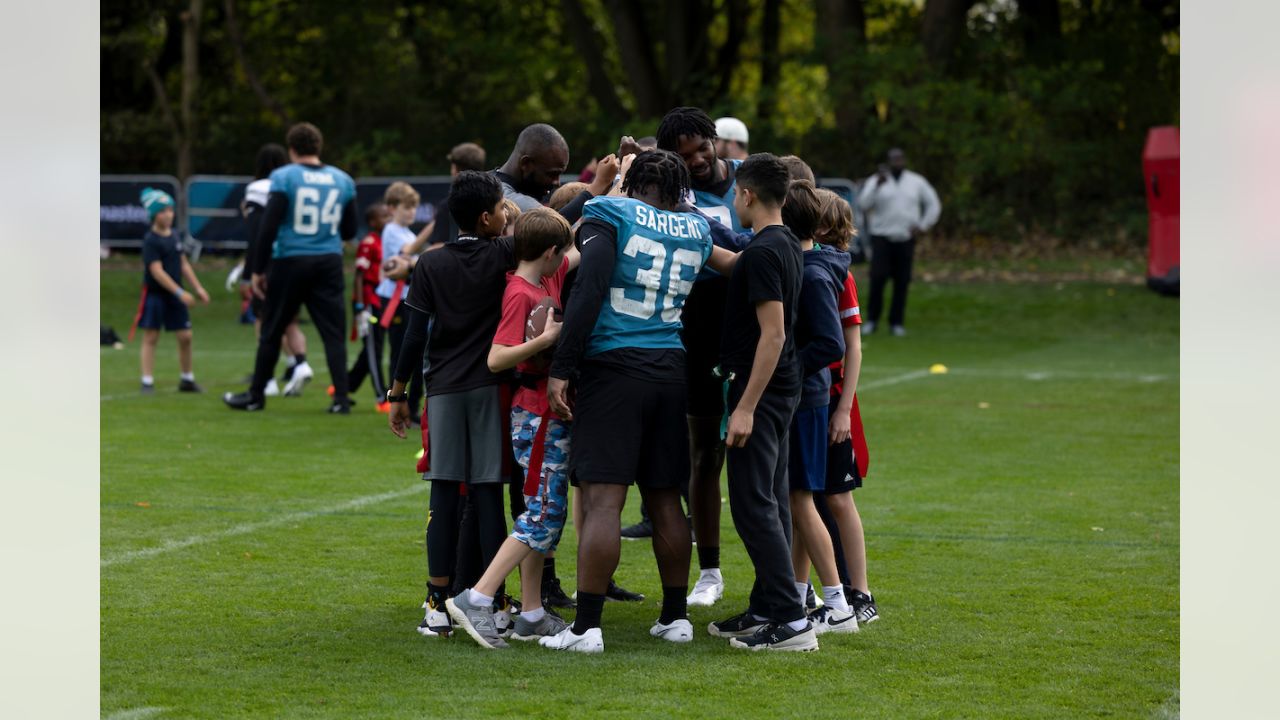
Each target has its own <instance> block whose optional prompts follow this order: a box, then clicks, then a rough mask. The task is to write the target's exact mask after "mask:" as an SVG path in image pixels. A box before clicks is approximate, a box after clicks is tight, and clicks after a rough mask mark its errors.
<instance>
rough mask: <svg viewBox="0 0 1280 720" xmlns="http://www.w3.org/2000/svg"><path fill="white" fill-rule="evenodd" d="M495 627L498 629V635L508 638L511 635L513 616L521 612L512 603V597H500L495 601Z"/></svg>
mask: <svg viewBox="0 0 1280 720" xmlns="http://www.w3.org/2000/svg"><path fill="white" fill-rule="evenodd" d="M493 604H494V607H495V608H496V609H495V610H494V611H493V626H494V627H495V628H497V629H498V635H500V636H502V637H506V636H507V635H510V634H511V625H512V620H511V614H512V613H518V612H520V609H519V608H517V607H516V606H515V605H514V604H513V603H512V601H511V596H510V595H499V596H498V597H496V598H494V599H493Z"/></svg>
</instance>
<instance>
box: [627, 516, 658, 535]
mask: <svg viewBox="0 0 1280 720" xmlns="http://www.w3.org/2000/svg"><path fill="white" fill-rule="evenodd" d="M647 537H653V523H652V522H651V521H649V520H648V519H644V520H641V521H640V522H638V523H636V524H635V525H628V526H626V527H624V528H622V539H623V540H643V539H644V538H647Z"/></svg>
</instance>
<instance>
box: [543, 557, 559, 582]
mask: <svg viewBox="0 0 1280 720" xmlns="http://www.w3.org/2000/svg"><path fill="white" fill-rule="evenodd" d="M555 579H556V559H555V558H553V557H549V558H547V559H546V560H543V561H542V582H544V583H547V582H551V581H552V580H555Z"/></svg>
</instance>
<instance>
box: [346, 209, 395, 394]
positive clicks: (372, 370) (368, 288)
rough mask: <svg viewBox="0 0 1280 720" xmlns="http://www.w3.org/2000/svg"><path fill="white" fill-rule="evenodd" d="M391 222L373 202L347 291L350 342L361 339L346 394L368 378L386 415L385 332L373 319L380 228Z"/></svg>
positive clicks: (387, 212) (378, 309) (378, 304)
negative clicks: (350, 320)
mask: <svg viewBox="0 0 1280 720" xmlns="http://www.w3.org/2000/svg"><path fill="white" fill-rule="evenodd" d="M390 218H391V211H390V210H389V209H387V206H386V205H385V204H383V203H381V202H376V203H374V204H372V205H370V206H369V207H368V209H366V210H365V215H364V220H365V225H367V226H368V227H369V234H367V235H365V236H364V237H363V238H362V239H361V240H360V244H359V245H358V246H357V247H356V261H355V271H354V276H355V282H354V283H353V285H352V291H351V317H352V323H353V325H352V330H351V335H352V338H351V339H353V340H354V339H356V338H363V339H364V347H363V348H362V349H361V352H360V354H359V355H357V356H356V361H355V362H354V363H353V364H352V365H351V370H350V371H349V372H348V373H347V387H348V389H349V390H348V391H349V392H351V393H353V394H354V393H355V391H356V389H357V388H359V387H360V383H362V382H364V379H365V376H368V377H369V379H370V381H371V382H372V383H373V393H374V395H375V396H376V397H377V403H378V410H379V411H381V412H386V408H387V407H389V406H388V404H387V402H386V390H385V389H384V387H383V383H382V378H383V374H382V344H383V339H384V338H385V337H386V332H387V331H386V330H385V329H384V328H383V327H382V326H381V325H379V324H378V321H377V315H378V313H380V312H381V311H382V298H380V297H378V294H377V293H376V292H374V291H375V289H376V288H377V287H378V282H379V280H380V279H381V278H380V277H379V269H380V268H381V267H382V228H383V227H385V226H386V224H387V222H388V220H390Z"/></svg>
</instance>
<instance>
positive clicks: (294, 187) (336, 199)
mask: <svg viewBox="0 0 1280 720" xmlns="http://www.w3.org/2000/svg"><path fill="white" fill-rule="evenodd" d="M271 192H273V193H274V192H282V193H284V194H285V195H286V196H288V198H289V209H288V211H287V212H286V213H285V216H284V222H282V223H280V229H279V230H278V231H277V232H276V241H275V244H274V245H273V246H272V249H271V257H273V258H282V257H292V256H295V255H326V254H329V253H337V254H341V253H342V238H341V237H339V236H338V224H339V223H340V222H341V221H342V208H343V207H344V206H346V204H347V202H348V201H349V200H351V199H352V198H354V197H355V195H356V184H355V182H354V181H352V179H351V176H350V175H348V174H346V173H345V172H343V171H341V170H339V169H338V168H336V167H333V166H332V165H322V166H320V167H312V166H309V165H299V164H297V163H291V164H289V165H285V166H284V167H280V168H276V169H275V170H274V171H272V173H271Z"/></svg>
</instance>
